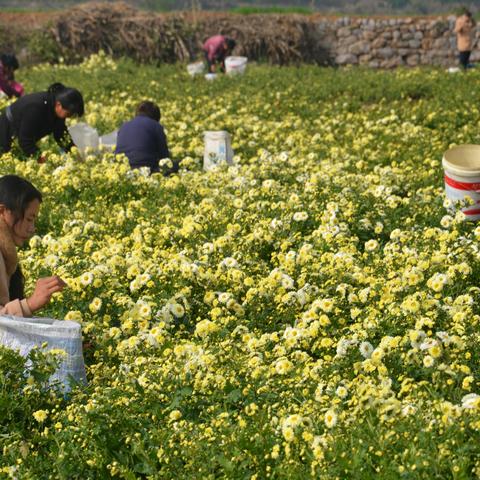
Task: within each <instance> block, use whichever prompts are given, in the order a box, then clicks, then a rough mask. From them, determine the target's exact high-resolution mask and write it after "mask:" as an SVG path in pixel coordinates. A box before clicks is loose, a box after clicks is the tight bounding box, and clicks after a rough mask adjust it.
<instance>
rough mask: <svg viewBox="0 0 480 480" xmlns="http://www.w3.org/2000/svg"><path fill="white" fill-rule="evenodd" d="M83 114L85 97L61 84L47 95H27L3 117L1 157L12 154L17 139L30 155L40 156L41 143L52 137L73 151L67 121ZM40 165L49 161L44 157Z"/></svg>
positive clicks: (0, 127)
mask: <svg viewBox="0 0 480 480" xmlns="http://www.w3.org/2000/svg"><path fill="white" fill-rule="evenodd" d="M83 113H84V105H83V97H82V94H81V93H80V92H79V91H78V90H76V89H75V88H69V87H65V86H64V85H62V84H61V83H54V84H53V85H50V87H49V88H48V90H47V91H46V92H38V93H31V94H29V95H25V96H23V97H21V98H19V99H18V100H17V101H15V102H14V103H12V104H11V105H10V106H8V107H7V108H6V109H5V111H4V112H3V113H2V115H0V153H4V152H9V151H10V149H11V147H12V140H13V139H14V138H17V139H18V143H19V145H20V148H21V149H22V151H23V152H24V153H25V154H26V155H29V156H30V155H39V149H38V147H37V142H38V141H39V140H40V139H41V138H43V137H45V136H46V135H50V134H52V133H53V136H54V138H55V141H56V142H57V143H58V145H59V146H60V147H61V148H62V149H63V150H65V151H69V150H70V149H71V148H72V147H73V141H72V138H71V137H70V134H69V133H68V130H67V127H66V125H65V119H66V118H69V117H73V116H79V117H81V116H82V115H83ZM38 161H39V163H43V162H44V161H45V158H44V157H43V156H41V155H40V156H39V157H38Z"/></svg>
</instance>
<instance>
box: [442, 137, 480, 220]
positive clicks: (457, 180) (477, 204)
mask: <svg viewBox="0 0 480 480" xmlns="http://www.w3.org/2000/svg"><path fill="white" fill-rule="evenodd" d="M442 164H443V168H444V170H445V193H446V195H447V198H448V199H450V200H452V201H453V202H458V201H459V200H463V199H465V198H466V197H470V198H471V199H472V200H473V202H474V204H473V205H471V206H468V207H464V208H462V212H463V213H464V214H465V216H466V219H467V220H473V221H476V220H480V145H458V146H456V147H453V148H451V149H450V150H447V151H446V152H445V153H444V155H443V160H442Z"/></svg>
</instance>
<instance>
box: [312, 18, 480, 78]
mask: <svg viewBox="0 0 480 480" xmlns="http://www.w3.org/2000/svg"><path fill="white" fill-rule="evenodd" d="M454 25H455V17H453V16H451V17H442V18H435V19H425V18H407V17H405V18H391V19H385V18H380V19H373V18H350V17H345V18H339V19H337V20H334V21H331V20H326V19H320V20H318V21H317V32H318V35H319V37H318V38H319V46H321V47H322V48H324V49H325V50H327V51H328V52H329V56H330V58H331V60H332V62H333V63H335V64H337V65H365V66H369V67H372V68H394V67H398V66H411V67H415V66H418V65H441V66H456V65H457V64H458V60H457V56H458V53H457V48H456V36H455V33H454V31H453V30H454ZM478 30H479V31H477V32H476V37H475V41H476V40H478V38H479V36H480V35H479V33H480V27H479V28H478ZM471 60H472V61H478V60H480V51H479V50H476V49H475V47H474V49H473V52H472V56H471Z"/></svg>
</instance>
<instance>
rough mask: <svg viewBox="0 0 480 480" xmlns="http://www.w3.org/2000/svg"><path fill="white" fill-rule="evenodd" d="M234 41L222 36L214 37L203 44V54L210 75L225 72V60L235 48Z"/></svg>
mask: <svg viewBox="0 0 480 480" xmlns="http://www.w3.org/2000/svg"><path fill="white" fill-rule="evenodd" d="M235 45H236V43H235V40H233V38H228V37H225V36H224V35H214V36H213V37H210V38H208V39H207V40H206V41H205V43H204V44H203V53H204V54H205V59H206V61H207V65H208V71H209V72H210V73H216V72H219V71H220V72H225V58H226V57H228V55H231V53H232V50H233V49H234V48H235Z"/></svg>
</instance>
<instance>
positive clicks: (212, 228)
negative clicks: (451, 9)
mask: <svg viewBox="0 0 480 480" xmlns="http://www.w3.org/2000/svg"><path fill="white" fill-rule="evenodd" d="M18 77H19V80H20V81H24V82H25V85H26V88H27V90H28V91H34V90H42V89H45V88H46V87H47V86H48V85H49V84H50V83H52V82H53V81H62V82H64V83H65V84H67V85H70V86H75V87H77V88H79V89H80V90H81V91H82V92H83V94H84V97H85V99H86V100H87V104H86V111H87V114H86V118H85V120H86V121H87V122H88V123H90V124H92V125H94V126H95V127H97V128H98V129H99V131H100V132H101V133H107V132H109V131H111V130H113V129H115V128H118V126H119V125H120V124H121V123H122V122H123V121H125V120H127V119H129V118H131V116H132V115H133V112H134V109H135V106H136V104H137V103H138V102H139V101H140V100H143V99H151V100H154V101H156V102H157V103H158V104H159V105H160V107H161V110H162V123H163V125H164V126H165V128H166V131H167V137H168V140H169V145H170V148H171V152H172V157H174V158H175V159H178V160H182V163H181V170H180V173H179V175H177V176H172V177H169V178H165V177H163V176H160V175H153V176H151V177H149V176H146V175H145V173H144V172H142V171H135V172H132V171H130V170H129V167H128V163H127V162H126V160H125V159H121V158H115V156H114V155H113V154H112V153H109V152H103V153H92V154H90V155H88V157H87V158H86V159H85V160H84V161H81V160H79V158H78V154H77V153H76V152H73V153H71V154H69V155H68V156H62V155H60V154H59V152H58V150H57V149H56V147H55V145H54V144H53V143H52V142H51V140H49V141H47V142H46V143H45V144H43V146H42V148H43V149H46V150H48V152H49V153H48V161H47V163H46V164H43V165H39V164H37V163H36V162H35V161H34V160H26V161H25V160H21V159H19V158H20V157H19V155H18V150H16V151H14V152H12V153H11V154H7V155H4V156H3V157H2V158H1V162H0V165H1V167H0V173H1V174H3V173H13V172H14V173H17V174H19V175H22V176H25V177H26V178H28V179H29V180H30V181H32V183H34V185H36V186H37V187H38V188H39V189H40V190H41V191H42V192H43V193H44V197H45V199H44V202H43V205H42V211H41V213H40V221H39V225H38V235H36V236H35V237H33V238H32V240H31V241H30V243H29V246H28V247H27V248H25V249H24V250H23V251H22V252H21V261H22V265H23V270H24V273H25V276H26V278H27V280H28V287H29V288H31V287H32V285H33V282H34V281H35V280H36V278H38V276H41V275H49V274H53V273H55V274H58V275H60V276H61V277H62V278H64V279H65V280H66V281H67V283H68V285H69V288H68V289H66V290H65V291H64V293H63V294H61V295H58V296H57V297H56V298H55V299H54V301H53V302H52V304H51V306H50V307H49V308H48V309H46V310H45V311H44V312H43V314H44V315H45V316H50V317H54V318H59V319H63V318H65V319H74V320H77V321H79V322H80V323H81V324H82V326H83V327H82V328H83V332H84V337H85V341H86V342H88V344H90V348H88V349H87V350H86V352H85V360H86V364H87V368H88V370H87V375H88V381H89V383H88V386H86V387H79V388H77V389H74V390H73V391H72V393H71V394H70V395H68V396H64V395H62V394H60V393H56V390H55V389H54V388H53V387H51V386H50V387H49V385H48V382H47V379H48V376H49V374H50V373H51V371H52V368H54V362H55V358H54V357H52V355H51V354H45V353H42V351H41V350H39V351H36V352H33V353H32V356H31V358H30V359H29V360H28V368H26V366H25V362H26V360H25V359H23V358H21V357H20V356H19V355H17V354H16V353H14V352H11V351H9V350H7V349H0V418H1V420H0V453H1V456H0V472H2V473H1V478H18V479H44V478H45V479H47V478H52V479H57V478H59V479H103V478H110V477H114V478H123V479H127V480H133V479H137V478H139V479H142V478H143V479H171V478H176V479H223V478H225V479H251V480H253V479H257V480H260V479H267V478H271V479H305V478H319V479H325V480H327V479H328V480H329V479H335V478H337V479H371V478H381V479H397V478H404V479H417V478H422V479H434V478H435V479H449V478H451V479H470V478H475V477H479V476H480V435H479V432H480V396H479V395H480V379H479V373H480V368H479V349H480V335H479V330H480V315H479V312H480V309H479V305H478V303H479V300H480V275H479V273H480V249H479V240H480V227H477V226H476V224H474V223H468V222H464V221H463V220H462V218H461V216H460V215H455V212H451V211H449V210H447V209H446V207H447V206H448V205H446V202H445V198H444V193H443V171H442V165H441V159H442V155H443V152H444V151H445V150H447V149H448V148H449V146H451V145H454V144H462V143H480V109H479V105H480V89H479V88H478V86H479V84H480V72H477V71H470V72H468V73H466V74H461V73H460V74H455V75H450V74H448V73H446V72H444V71H443V70H438V69H437V70H435V69H432V70H428V69H424V70H397V71H394V72H375V71H368V70H360V69H345V70H334V69H321V68H318V67H313V66H302V67H298V68H297V67H285V68H274V67H268V66H252V67H250V68H249V70H248V71H247V73H246V75H245V76H242V77H234V78H230V77H225V78H220V79H218V80H216V81H214V82H207V81H205V80H204V79H203V78H195V79H192V78H190V77H189V76H188V75H187V73H186V71H185V68H184V67H181V66H163V67H161V68H156V67H153V66H150V67H149V66H142V67H139V66H137V65H135V64H134V63H132V62H130V61H128V60H122V61H113V60H111V59H109V58H108V57H106V56H104V55H99V56H95V57H92V58H90V59H88V60H86V61H85V62H84V63H83V64H82V65H79V66H64V65H59V66H49V65H48V66H47V65H45V66H37V67H33V68H31V69H25V70H20V72H19V74H18ZM4 103H5V102H4ZM206 130H227V131H228V132H230V133H231V135H232V138H233V148H234V151H235V162H236V165H235V166H234V167H230V168H226V167H222V168H221V169H219V170H218V171H212V172H208V173H205V172H203V171H202V156H203V132H204V131H206Z"/></svg>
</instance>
